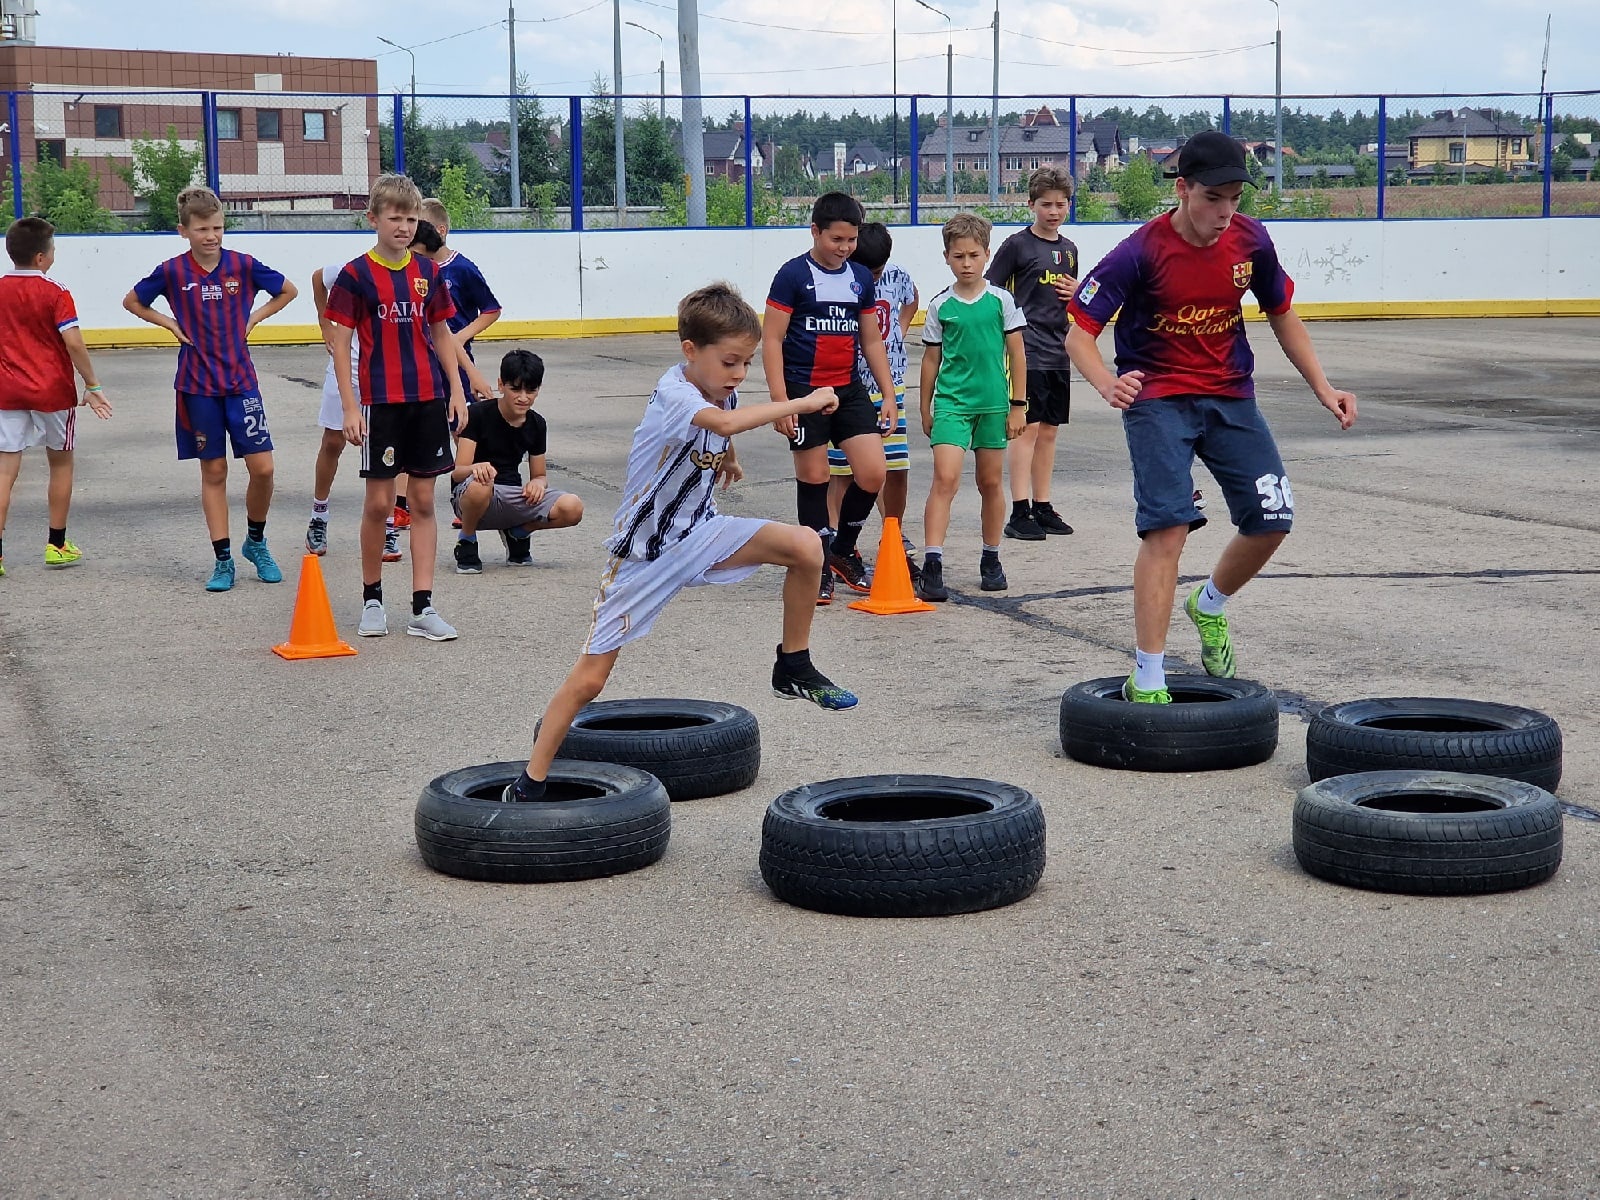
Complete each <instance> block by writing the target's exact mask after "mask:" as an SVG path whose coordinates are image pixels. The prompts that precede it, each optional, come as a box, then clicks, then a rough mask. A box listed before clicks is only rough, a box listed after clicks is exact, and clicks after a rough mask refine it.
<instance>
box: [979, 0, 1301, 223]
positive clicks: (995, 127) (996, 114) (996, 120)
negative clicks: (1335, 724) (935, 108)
mask: <svg viewBox="0 0 1600 1200" xmlns="http://www.w3.org/2000/svg"><path fill="white" fill-rule="evenodd" d="M1273 3H1274V4H1276V3H1277V0H1273ZM989 203H990V204H999V203H1000V0H994V107H993V109H991V110H990V113H989Z"/></svg>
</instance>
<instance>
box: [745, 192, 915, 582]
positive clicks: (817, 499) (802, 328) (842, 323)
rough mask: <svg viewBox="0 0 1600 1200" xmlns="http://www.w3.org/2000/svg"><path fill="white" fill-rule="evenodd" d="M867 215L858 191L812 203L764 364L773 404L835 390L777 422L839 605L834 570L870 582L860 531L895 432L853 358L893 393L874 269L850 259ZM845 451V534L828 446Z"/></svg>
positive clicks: (780, 290)
mask: <svg viewBox="0 0 1600 1200" xmlns="http://www.w3.org/2000/svg"><path fill="white" fill-rule="evenodd" d="M865 216H866V214H865V213H864V212H863V211H862V208H861V205H860V204H859V203H858V202H857V201H856V199H855V197H854V196H847V195H845V194H844V193H843V192H826V193H824V194H823V195H821V196H818V197H817V202H816V204H814V205H813V206H812V208H811V252H810V253H809V254H802V255H801V256H800V257H799V258H792V259H790V260H789V261H788V262H786V263H784V264H783V266H781V267H779V268H778V273H777V274H776V275H775V276H774V277H773V280H772V287H771V289H770V290H769V292H768V295H767V319H766V322H765V323H764V325H763V326H762V331H761V365H762V368H763V369H764V370H765V371H766V376H767V391H768V393H769V394H770V395H771V397H772V402H773V403H774V404H787V403H788V402H789V401H790V400H791V399H797V398H799V397H801V396H807V395H809V394H810V393H811V392H813V391H815V390H816V389H818V388H831V389H832V390H833V391H834V393H835V394H836V395H837V396H838V404H837V406H829V407H828V408H826V409H821V410H806V412H805V415H804V418H803V419H802V418H801V417H800V416H785V417H783V418H782V419H780V420H777V421H774V422H773V428H774V429H776V430H777V431H778V432H779V433H781V434H783V435H784V436H785V437H786V438H788V439H789V449H790V450H792V451H793V452H794V481H795V492H796V507H797V509H798V512H799V516H800V524H802V525H804V526H806V527H807V528H809V529H815V530H816V531H817V536H818V537H820V538H822V542H823V551H824V555H825V558H824V562H823V571H822V578H821V581H820V584H819V587H818V590H817V601H816V602H817V603H818V604H831V603H833V576H834V575H838V576H839V578H840V579H843V580H844V581H845V583H846V584H847V585H848V586H849V587H851V588H853V589H854V590H856V591H858V592H866V591H869V590H870V589H871V581H870V579H869V577H868V575H867V568H866V564H865V563H863V562H862V561H861V555H860V553H859V552H858V551H857V550H856V538H857V537H858V536H860V533H861V526H862V524H863V522H865V521H866V519H867V514H868V513H870V512H871V511H872V505H873V502H874V501H875V500H877V498H878V491H879V489H881V488H882V487H883V475H884V457H883V439H884V438H886V437H888V436H889V435H890V434H892V433H893V432H894V413H893V412H892V411H891V410H890V408H889V406H888V405H887V404H886V405H884V406H883V411H882V412H874V411H873V408H872V400H871V397H870V395H869V394H868V392H867V389H866V388H865V387H864V386H862V385H861V384H860V383H858V382H857V381H856V377H855V376H856V355H857V353H860V354H861V355H862V356H863V357H864V358H865V359H866V360H867V365H868V366H869V367H870V368H871V370H872V378H873V380H874V381H875V382H876V383H877V385H878V393H879V394H880V395H883V396H892V395H894V375H893V373H892V372H891V371H890V370H889V356H888V355H887V354H886V353H885V352H884V348H883V335H882V334H881V333H879V332H878V323H877V321H876V320H867V321H863V320H862V319H861V317H862V314H863V313H867V312H869V311H870V310H871V308H872V306H873V305H874V304H875V303H876V302H877V292H876V290H875V289H874V287H873V283H872V272H871V271H869V270H867V268H866V267H864V266H862V265H861V264H860V263H853V262H851V261H850V255H851V254H853V253H854V252H855V248H856V238H857V236H858V234H859V231H860V229H861V222H862V221H863V220H864V219H865ZM829 442H832V443H833V444H834V445H835V446H837V447H838V448H839V449H840V450H842V451H843V452H844V456H845V461H846V462H847V463H848V464H849V466H850V471H851V475H852V478H851V482H850V486H849V487H848V488H846V489H845V493H844V496H843V497H842V498H841V499H840V501H839V528H838V531H837V532H835V531H834V530H832V529H830V528H829V527H828V443H829Z"/></svg>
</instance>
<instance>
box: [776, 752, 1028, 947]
mask: <svg viewBox="0 0 1600 1200" xmlns="http://www.w3.org/2000/svg"><path fill="white" fill-rule="evenodd" d="M919 813H921V814H925V815H922V816H919V815H917V814H919ZM1044 859H1045V847H1044V810H1043V809H1041V808H1040V807H1039V802H1038V800H1036V799H1034V797H1033V794H1032V793H1031V792H1027V791H1024V790H1023V789H1022V788H1019V787H1015V786H1013V785H1011V784H1008V783H994V782H992V781H990V780H987V779H952V778H948V777H946V776H942V775H866V776H862V777H860V778H855V779H829V780H826V781H824V782H822V783H811V784H807V785H806V786H804V787H798V788H795V789H794V790H793V791H788V792H785V793H783V795H781V796H779V797H778V798H777V799H776V800H774V801H773V802H772V803H771V805H769V806H768V808H767V815H766V819H765V820H764V821H763V822H762V826H761V877H762V878H763V879H765V880H766V881H767V886H768V887H769V888H771V889H772V892H773V895H775V896H777V897H778V899H780V900H786V901H788V902H789V903H790V904H795V905H798V906H799V907H801V908H810V909H815V910H816V911H818V912H826V913H838V914H841V915H843V916H850V917H944V916H951V915H953V914H955V913H968V912H980V911H982V910H984V909H988V908H999V907H1000V906H1002V905H1005V904H1015V903H1016V902H1017V901H1018V900H1021V899H1023V898H1024V897H1025V896H1027V895H1029V894H1030V893H1031V892H1032V891H1033V889H1034V888H1035V887H1037V886H1038V883H1039V877H1040V875H1042V874H1043V873H1044Z"/></svg>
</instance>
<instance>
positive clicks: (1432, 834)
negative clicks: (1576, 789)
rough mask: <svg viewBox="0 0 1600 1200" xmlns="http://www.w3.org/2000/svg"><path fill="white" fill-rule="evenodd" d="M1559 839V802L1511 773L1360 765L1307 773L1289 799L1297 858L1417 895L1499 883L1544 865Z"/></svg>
mask: <svg viewBox="0 0 1600 1200" xmlns="http://www.w3.org/2000/svg"><path fill="white" fill-rule="evenodd" d="M1389 804H1394V805H1395V806H1396V807H1393V808H1391V807H1388V805H1389ZM1419 809H1420V810H1423V811H1416V810H1419ZM1430 810H1431V811H1430ZM1449 810H1454V811H1449ZM1561 847H1562V830H1561V805H1560V802H1559V801H1557V800H1556V798H1555V797H1554V796H1552V795H1551V794H1550V793H1549V792H1547V791H1545V790H1544V789H1543V788H1539V787H1535V786H1534V785H1533V784H1531V783H1523V782H1522V781H1520V780H1516V779H1496V778H1494V777H1492V776H1487V775H1466V774H1462V773H1459V772H1453V771H1368V772H1366V773H1364V774H1358V775H1335V776H1333V777H1332V778H1330V779H1323V780H1321V781H1319V782H1317V783H1313V784H1312V785H1311V786H1310V787H1308V788H1305V789H1304V790H1302V791H1301V792H1300V794H1299V795H1298V796H1297V797H1296V798H1295V802H1294V856H1295V858H1297V859H1298V860H1299V861H1300V865H1301V867H1303V868H1304V869H1305V870H1306V871H1307V872H1308V873H1309V874H1312V875H1315V876H1317V878H1319V879H1326V880H1329V881H1330V882H1333V883H1343V884H1348V885H1350V886H1351V887H1359V888H1371V889H1373V890H1376V891H1382V892H1412V893H1416V894H1418V895H1427V896H1461V895H1475V894H1477V893H1480V892H1506V891H1511V890H1513V889H1515V888H1525V887H1531V886H1533V885H1534V884H1536V883H1543V882H1544V881H1545V880H1546V879H1549V878H1550V876H1552V875H1554V874H1555V873H1556V868H1557V867H1559V866H1560V865H1561Z"/></svg>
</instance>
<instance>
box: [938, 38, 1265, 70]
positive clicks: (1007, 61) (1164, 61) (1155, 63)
mask: <svg viewBox="0 0 1600 1200" xmlns="http://www.w3.org/2000/svg"><path fill="white" fill-rule="evenodd" d="M1270 45H1272V43H1271V42H1261V43H1260V44H1258V45H1255V46H1240V47H1239V48H1238V49H1236V50H1210V51H1207V52H1206V53H1204V54H1191V55H1189V56H1188V57H1187V58H1152V59H1150V60H1149V61H1147V62H1135V63H1105V64H1103V67H1104V69H1106V70H1119V69H1122V68H1127V67H1170V66H1173V65H1175V64H1177V63H1181V62H1196V61H1198V60H1200V59H1203V58H1220V57H1222V56H1224V55H1228V54H1239V53H1242V52H1243V51H1245V50H1260V49H1261V48H1262V47H1265V46H1270ZM934 57H936V58H942V57H944V56H943V55H935V56H934ZM956 57H957V58H966V59H971V60H972V61H973V62H982V63H987V62H992V61H993V60H992V59H990V58H988V57H987V56H984V55H978V54H963V53H962V52H961V51H959V50H958V51H956ZM1000 61H1001V62H1002V63H1003V64H1004V65H1006V66H1008V67H1044V68H1046V69H1051V70H1054V69H1058V68H1059V67H1060V66H1061V64H1060V63H1040V62H1021V61H1019V60H1017V59H1013V58H1002V59H1001V60H1000Z"/></svg>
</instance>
